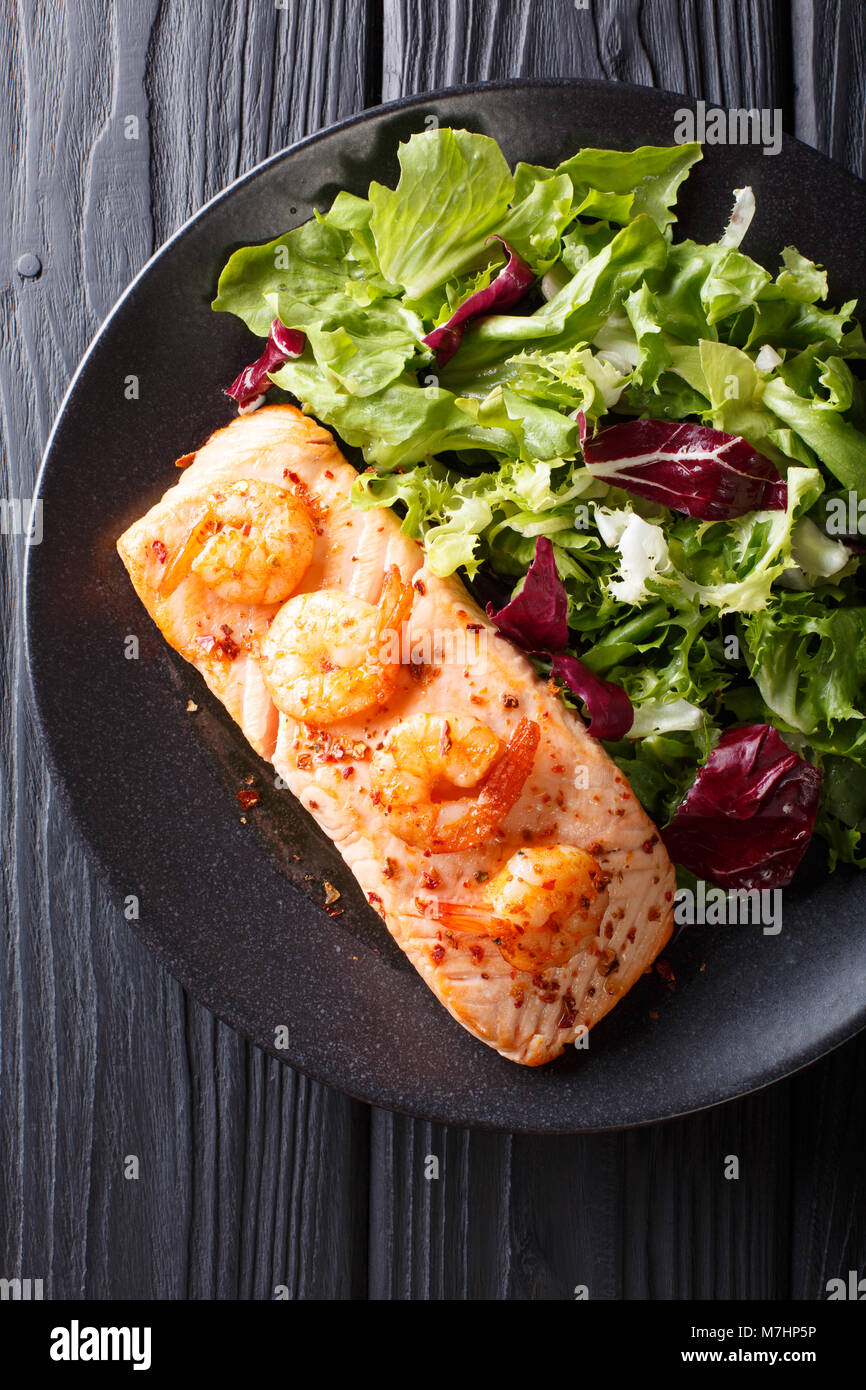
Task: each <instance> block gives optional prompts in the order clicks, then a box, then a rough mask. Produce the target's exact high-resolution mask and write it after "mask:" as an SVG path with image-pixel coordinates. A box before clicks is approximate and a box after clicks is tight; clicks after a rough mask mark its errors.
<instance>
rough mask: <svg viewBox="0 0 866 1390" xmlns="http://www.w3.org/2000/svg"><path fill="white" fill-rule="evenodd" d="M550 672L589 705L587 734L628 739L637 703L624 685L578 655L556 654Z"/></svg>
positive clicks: (595, 736) (612, 738)
mask: <svg viewBox="0 0 866 1390" xmlns="http://www.w3.org/2000/svg"><path fill="white" fill-rule="evenodd" d="M551 675H552V676H553V677H554V679H556V680H561V681H563V683H564V684H565V685H567V686H568V688H569V690H570V691H572V693H573V694H575V695H577V697H578V698H579V699H581V700H582V701H583V703H584V704H585V705H586V708H587V709H588V711H589V724H588V725H587V733H590V734H592V736H593V738H606V739H610V740H611V742H616V741H617V739H621V738H625V736H626V734H627V733H628V731H629V729H630V728H631V726H632V724H633V722H634V705H633V704H632V702H631V700H630V699H629V698H628V696H627V695H626V693H625V691H624V690H623V688H622V686H621V685H616V684H615V683H614V682H613V681H606V680H603V679H602V677H601V676H597V675H596V674H595V672H594V671H590V669H589V667H588V666H584V664H583V662H582V661H579V660H578V658H577V657H576V656H565V655H561V654H557V655H555V656H554V658H553V666H552V668H551Z"/></svg>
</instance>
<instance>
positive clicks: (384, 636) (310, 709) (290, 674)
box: [262, 565, 412, 725]
mask: <svg viewBox="0 0 866 1390" xmlns="http://www.w3.org/2000/svg"><path fill="white" fill-rule="evenodd" d="M411 607H412V586H411V585H410V584H406V583H404V581H403V579H402V576H401V574H400V570H399V569H398V567H397V566H396V565H392V566H391V568H390V569H389V570H388V572H387V574H386V575H385V580H384V583H383V585H382V593H381V595H380V598H379V603H378V605H376V606H374V605H373V604H372V603H366V602H365V601H364V600H363V599H360V598H356V597H355V596H354V595H353V594H347V593H344V592H343V591H342V590H341V589H319V590H318V591H317V592H316V593H310V594H298V595H297V596H296V597H295V598H292V599H289V601H288V602H287V603H284V604H283V606H282V608H281V609H280V611H279V612H278V613H277V615H276V617H275V618H274V620H273V622H272V623H271V626H270V630H269V631H268V635H267V637H266V638H265V640H264V642H263V644H262V674H263V675H264V678H265V684H266V685H267V687H268V690H269V691H270V694H271V699H272V700H273V702H274V704H275V705H276V707H277V709H280V710H282V711H283V713H284V714H288V715H291V717H292V718H293V719H299V720H300V721H301V722H302V723H305V724H313V725H328V724H335V723H337V722H338V721H339V720H341V719H349V718H351V717H352V716H353V715H356V714H362V713H363V712H364V710H368V709H374V708H376V707H378V706H381V705H384V704H385V703H386V702H387V700H388V699H389V698H390V696H391V695H392V693H393V691H394V687H395V685H396V683H397V676H398V674H399V671H400V643H399V641H398V642H393V641H389V640H388V639H389V638H392V637H393V636H394V634H395V633H396V634H399V633H400V630H401V628H402V625H403V623H404V622H405V621H406V619H407V618H408V616H409V612H410V610H411Z"/></svg>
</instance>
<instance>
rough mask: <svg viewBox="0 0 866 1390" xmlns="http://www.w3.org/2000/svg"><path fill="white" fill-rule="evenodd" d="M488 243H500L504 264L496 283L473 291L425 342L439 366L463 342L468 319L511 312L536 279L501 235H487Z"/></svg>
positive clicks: (449, 358) (442, 364) (444, 362)
mask: <svg viewBox="0 0 866 1390" xmlns="http://www.w3.org/2000/svg"><path fill="white" fill-rule="evenodd" d="M491 241H499V242H501V243H502V246H503V247H504V248H505V250H506V251H507V253H508V263H507V265H505V266H503V268H502V270H500V272H499V274H498V275H497V276H496V279H495V280H492V281H491V283H490V284H489V285H487V286H486V287H485V288H484V289H483V290H476V291H475V293H474V294H471V295H470V296H469V298H468V299H467V300H465V301H464V302H463V303H462V304H461V305H460V308H459V309H455V311H454V313H453V314H452V315H451V317H450V319H449V320H448V322H447V323H443V324H440V326H439V327H438V328H434V329H433V332H432V333H428V334H427V337H426V338H425V339H424V342H425V343H426V344H427V346H428V347H429V348H432V349H433V351H434V352H435V353H436V361H437V362H438V363H439V366H440V367H444V366H445V365H446V363H448V362H450V361H451V358H452V357H453V356H454V354H455V352H456V351H457V349H458V348H459V346H460V343H461V342H462V340H463V329H464V328H465V327H466V325H467V323H468V322H469V321H470V319H474V318H477V317H478V315H479V314H489V313H492V312H493V310H494V309H498V310H500V311H501V310H502V309H512V308H513V307H514V305H515V304H518V303H519V302H520V300H521V299H522V298H523V296H524V295H525V294H526V291H527V290H528V289H529V286H530V285H531V284H532V283H533V281H534V280H535V275H534V273H533V271H532V270H531V269H530V267H529V266H528V265H527V264H526V261H524V260H523V259H522V258H521V257H520V256H518V254H517V252H516V251H513V250H512V249H511V247H510V246H509V245H508V242H507V241H503V239H502V237H501V236H490V237H488V238H487V242H491ZM487 242H485V245H486V244H487Z"/></svg>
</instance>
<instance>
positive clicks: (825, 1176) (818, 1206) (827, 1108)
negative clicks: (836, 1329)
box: [791, 1035, 866, 1299]
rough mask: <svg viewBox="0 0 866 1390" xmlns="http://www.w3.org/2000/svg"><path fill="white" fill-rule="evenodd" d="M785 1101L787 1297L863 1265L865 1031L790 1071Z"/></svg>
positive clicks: (821, 1294) (809, 1293)
mask: <svg viewBox="0 0 866 1390" xmlns="http://www.w3.org/2000/svg"><path fill="white" fill-rule="evenodd" d="M792 1089H793V1105H792V1121H793V1127H792V1162H791V1167H792V1187H793V1191H794V1193H795V1194H796V1198H797V1200H796V1204H795V1207H794V1212H793V1230H792V1250H791V1258H792V1289H791V1296H792V1297H793V1298H821V1299H824V1298H826V1297H827V1293H828V1289H827V1285H828V1282H829V1281H830V1280H831V1279H840V1278H841V1279H843V1280H844V1281H845V1283H846V1287H847V1283H848V1275H849V1271H851V1270H857V1271H858V1277H859V1278H862V1276H863V1273H864V1271H866V1174H864V1170H863V1153H864V1151H866V1104H864V1097H866V1036H863V1035H861V1036H860V1037H859V1038H858V1039H857V1040H856V1041H855V1042H853V1043H849V1044H848V1046H847V1047H843V1048H840V1049H839V1051H838V1052H835V1053H834V1054H833V1055H832V1057H829V1058H828V1059H827V1060H826V1061H825V1062H819V1063H818V1064H817V1065H816V1066H814V1067H810V1068H809V1070H808V1071H807V1072H805V1073H804V1074H803V1075H802V1076H800V1077H797V1079H796V1081H795V1083H794V1086H793V1088H792Z"/></svg>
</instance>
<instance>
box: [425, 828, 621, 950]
mask: <svg viewBox="0 0 866 1390" xmlns="http://www.w3.org/2000/svg"><path fill="white" fill-rule="evenodd" d="M484 898H485V904H486V905H485V906H484V907H480V906H476V905H473V904H461V903H437V904H436V905H435V912H434V915H435V916H436V917H437V918H438V919H439V920H440V921H441V922H443V923H444V924H445V925H446V926H448V927H450V928H452V929H454V930H457V931H461V930H462V931H472V932H481V933H483V934H484V935H487V936H492V937H493V939H494V940H495V942H496V944H497V946H498V947H499V951H500V954H501V955H502V956H503V957H504V958H505V960H506V961H508V963H509V965H513V966H514V967H515V969H517V970H526V971H531V972H535V971H538V970H543V969H545V968H547V967H548V966H554V965H564V964H565V962H566V961H567V960H570V959H571V957H572V956H573V955H575V954H576V953H577V952H578V951H579V950H580V949H581V947H582V946H584V945H586V944H587V943H588V942H589V940H590V939H591V938H592V937H594V936H595V935H596V934H597V932H598V929H599V927H600V925H601V921H602V918H603V917H604V914H605V912H606V910H607V903H608V895H607V876H606V875H605V874H604V873H603V872H602V870H601V868H600V866H599V865H598V864H597V863H596V861H595V860H594V859H593V858H592V856H591V855H589V854H587V853H586V851H585V850H582V849H578V848H577V847H576V846H575V845H547V846H544V847H539V848H537V849H519V850H518V851H517V853H516V854H513V855H512V856H511V858H510V859H509V860H508V863H507V864H506V865H505V868H504V869H502V871H501V872H500V873H498V874H497V875H496V877H495V878H493V879H491V880H490V882H489V883H488V884H487V887H486V890H485V893H484Z"/></svg>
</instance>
